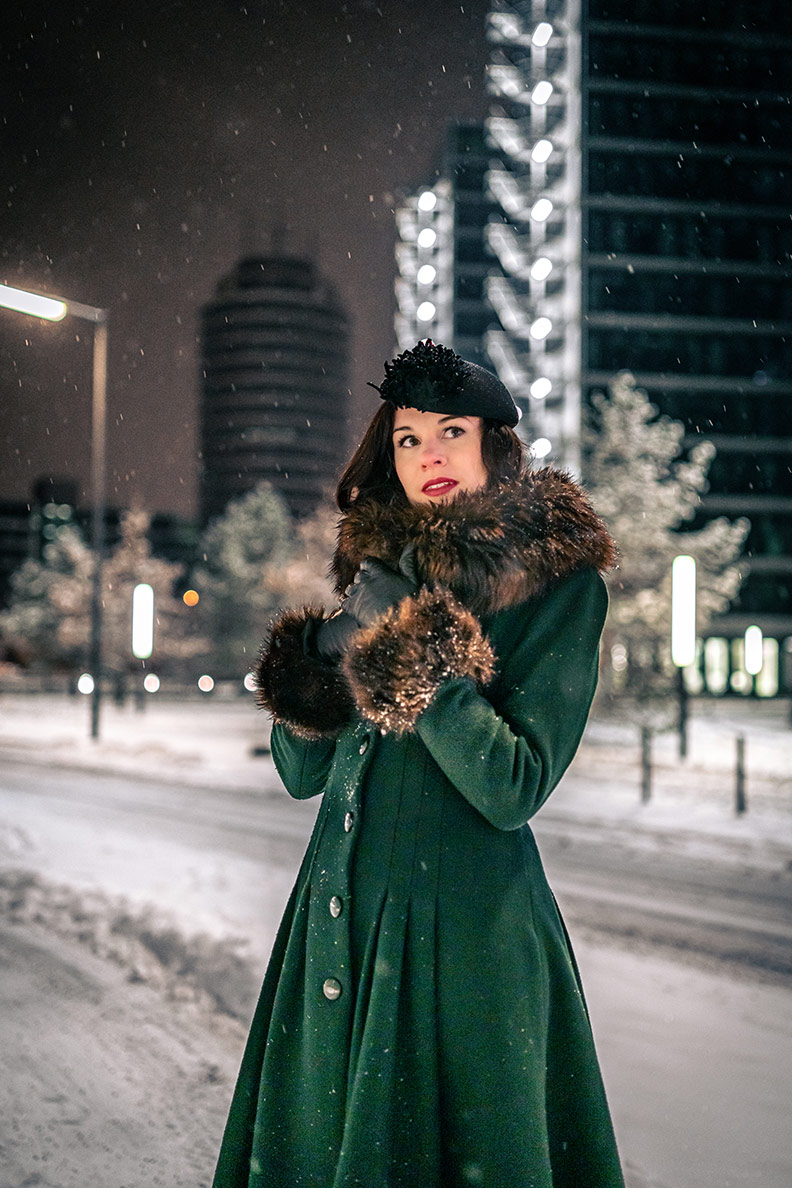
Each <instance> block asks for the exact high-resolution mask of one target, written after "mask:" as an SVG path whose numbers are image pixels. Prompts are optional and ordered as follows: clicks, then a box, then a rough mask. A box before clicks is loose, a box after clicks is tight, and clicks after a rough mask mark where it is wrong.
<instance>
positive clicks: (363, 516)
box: [331, 467, 616, 616]
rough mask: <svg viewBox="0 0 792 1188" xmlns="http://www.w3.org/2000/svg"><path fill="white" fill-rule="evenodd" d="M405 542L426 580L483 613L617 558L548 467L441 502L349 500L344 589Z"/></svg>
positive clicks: (339, 582) (576, 493) (577, 493)
mask: <svg viewBox="0 0 792 1188" xmlns="http://www.w3.org/2000/svg"><path fill="white" fill-rule="evenodd" d="M409 543H413V544H414V545H415V562H416V569H417V572H418V576H419V577H420V579H421V580H422V582H424V583H427V584H428V585H430V586H434V585H439V586H445V587H447V588H448V589H450V590H451V592H452V593H453V594H454V595H455V596H456V597H457V598H458V599H459V601H460V602H461V603H462V604H463V605H464V606H466V607H468V609H469V610H471V611H472V612H473V613H474V614H475V615H479V616H480V615H487V614H494V613H495V612H496V611H499V610H502V609H503V608H504V607H507V606H514V605H516V604H517V603H520V602H525V601H527V599H529V598H533V597H535V596H536V595H539V594H542V593H543V592H544V591H545V590H547V589H548V587H549V586H551V585H553V584H554V583H555V582H556V581H558V580H559V579H561V578H563V577H566V576H567V575H569V574H571V573H573V572H574V571H575V570H578V569H583V568H587V567H591V568H594V569H597V570H599V571H600V573H604V572H605V571H606V570H607V569H610V568H611V566H613V565H614V564H615V561H616V547H615V545H614V543H613V541H612V539H611V537H610V535H609V534H608V531H607V529H606V528H605V525H604V524H603V522H602V520H601V519H600V518H599V516H597V515H596V513H595V512H594V510H593V508H592V507H591V504H590V503H589V501H588V498H587V496H586V495H585V494H584V492H583V490H582V489H581V488H580V487H579V486H578V485H577V484H576V483H575V482H573V480H572V479H571V478H570V476H569V475H568V474H566V473H565V472H564V471H560V470H554V469H552V468H551V467H544V468H543V469H542V470H538V471H533V472H530V473H529V474H528V475H526V477H525V478H524V479H519V480H513V481H511V482H507V483H504V484H502V485H501V486H499V487H497V488H496V489H495V490H489V489H487V490H483V491H474V492H471V493H469V494H466V493H463V494H461V495H459V496H457V498H456V499H455V500H454V501H453V503H449V504H445V505H443V506H441V507H424V506H421V507H413V506H408V507H403V506H386V507H383V506H380V505H378V504H375V503H372V502H366V503H363V504H362V505H361V506H360V507H357V506H355V507H352V508H351V509H350V511H349V512H348V513H347V514H346V516H345V517H344V519H343V520H342V521H341V525H340V527H339V532H338V545H337V548H336V552H335V556H334V558H333V563H332V566H331V574H332V577H333V579H334V581H335V585H336V591H337V592H338V594H339V595H340V594H341V592H342V591H343V590H345V589H346V587H347V586H348V585H349V583H350V582H351V581H352V579H353V577H354V576H355V573H356V572H357V569H358V567H359V565H360V563H361V561H362V560H363V558H364V557H378V558H379V559H380V560H381V561H384V562H386V563H387V564H390V565H392V566H394V567H396V566H397V564H398V561H399V557H400V555H401V553H402V551H403V549H404V548H405V547H406V546H407V544H409Z"/></svg>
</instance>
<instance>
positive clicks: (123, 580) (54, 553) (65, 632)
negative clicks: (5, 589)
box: [0, 511, 206, 675]
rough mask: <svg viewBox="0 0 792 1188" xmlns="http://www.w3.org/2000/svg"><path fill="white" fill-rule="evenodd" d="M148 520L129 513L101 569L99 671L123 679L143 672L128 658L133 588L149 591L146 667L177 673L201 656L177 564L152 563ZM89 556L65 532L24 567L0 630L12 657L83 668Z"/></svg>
mask: <svg viewBox="0 0 792 1188" xmlns="http://www.w3.org/2000/svg"><path fill="white" fill-rule="evenodd" d="M148 527H149V516H148V514H147V513H146V512H143V511H128V512H126V513H124V515H123V517H122V520H121V540H120V541H119V543H118V544H117V545H116V547H115V548H114V549H113V550H112V552H111V553H110V555H109V556H108V557H107V558H106V560H105V562H104V565H103V567H102V610H103V614H102V656H103V664H104V668H105V671H110V672H113V673H116V674H118V675H122V674H125V673H128V672H131V671H135V670H137V669H139V668H141V664H140V661H137V660H135V659H134V657H133V655H132V591H133V590H134V588H135V586H136V585H137V584H138V583H139V582H147V583H148V584H149V585H150V586H151V587H152V588H153V590H154V613H155V623H154V654H153V656H152V659H151V661H150V662H149V666H150V667H152V668H155V669H156V670H157V671H159V672H163V671H168V670H170V671H174V670H176V671H178V670H179V668H180V667H181V665H182V662H184V661H187V660H188V659H189V658H190V657H192V656H196V655H198V654H200V653H201V652H203V651H205V649H206V641H205V639H203V638H202V637H201V636H199V635H198V633H197V632H196V630H195V627H196V623H195V620H194V619H191V616H190V612H189V610H188V608H187V607H185V606H184V604H183V603H182V602H181V600H180V599H179V598H178V597H176V596H174V593H173V590H174V585H175V583H176V581H177V579H178V578H179V576H180V574H181V567H180V566H179V565H178V564H177V563H173V562H170V561H163V560H161V559H160V558H158V557H153V556H152V555H151V547H150V545H149V541H148V535H147V534H148ZM93 571H94V570H93V553H92V551H91V549H89V548H88V546H87V545H86V544H85V542H84V540H83V538H82V536H81V535H80V533H79V531H78V530H77V529H76V528H65V529H64V530H63V531H62V532H60V533H59V534H58V536H57V537H56V539H55V540H54V541H52V542H50V543H49V544H48V545H47V546H46V547H45V549H44V554H43V557H42V559H41V561H35V560H28V561H25V562H24V563H23V564H22V565H21V566H20V568H19V569H18V570H17V571H16V573H15V574H14V575H13V576H12V579H11V602H10V605H9V608H8V610H7V611H4V612H3V613H2V614H0V630H1V631H2V632H3V635H4V637H5V638H6V639H7V640H8V641H9V643H10V644H11V645H12V647H13V649H14V652H15V653H16V654H17V655H20V656H22V657H23V658H24V659H26V660H28V661H29V662H30V663H42V664H45V665H47V666H50V667H56V668H63V669H67V670H74V669H76V668H78V667H81V666H84V665H85V664H86V663H87V661H88V652H89V645H90V634H91V593H92V583H93Z"/></svg>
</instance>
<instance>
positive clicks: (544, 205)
mask: <svg viewBox="0 0 792 1188" xmlns="http://www.w3.org/2000/svg"><path fill="white" fill-rule="evenodd" d="M552 213H553V204H552V202H551V201H550V199H549V198H539V199H537V201H536V202H534V204H533V206H532V207H531V218H532V219H533V220H534V221H535V222H537V223H543V222H544V221H545V219H549V217H550V215H551V214H552ZM422 234H423V232H422ZM419 242H420V241H419Z"/></svg>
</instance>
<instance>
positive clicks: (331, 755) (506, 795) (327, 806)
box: [215, 340, 623, 1188]
mask: <svg viewBox="0 0 792 1188" xmlns="http://www.w3.org/2000/svg"><path fill="white" fill-rule="evenodd" d="M385 370H386V375H385V379H384V381H383V383H382V386H381V387H380V388H379V389H378V391H379V392H380V395H381V396H382V397H383V400H384V404H383V405H382V407H381V408H380V410H379V412H378V413H377V414H376V416H375V417H374V419H373V421H372V423H371V425H370V426H369V429H368V431H367V433H366V435H365V437H364V438H363V441H362V442H361V444H360V446H359V447H358V450H357V452H356V453H355V455H354V457H353V458H352V461H351V462H350V464H349V466H348V467H347V470H346V472H345V474H344V475H343V477H342V479H341V482H340V485H339V488H338V496H337V498H338V504H339V507H340V509H341V511H342V512H343V513H344V514H343V519H342V521H341V525H340V530H339V537H338V547H337V551H336V554H335V558H334V561H333V567H332V568H333V574H334V577H335V581H336V586H337V589H338V593H339V595H342V596H343V597H342V601H341V604H340V609H338V610H337V611H336V613H335V614H334V615H332V616H330V617H329V618H325V617H324V615H323V614H322V613H321V612H319V611H317V610H311V609H309V608H304V609H303V610H301V611H291V612H287V613H286V614H284V615H283V616H282V617H281V618H280V619H279V620H278V621H277V622H276V623H275V624H274V627H273V629H272V632H271V635H270V638H269V641H268V642H267V643H266V645H265V647H264V649H263V651H262V656H261V660H260V665H259V669H258V674H257V679H258V687H259V695H260V701H261V704H262V705H263V706H265V707H266V708H267V709H268V710H269V711H270V712H271V713H272V715H273V718H274V723H275V724H274V726H273V731H272V753H273V757H274V759H275V763H276V766H277V768H278V771H279V773H280V775H281V777H282V779H283V782H284V784H285V785H286V788H287V789H288V791H289V792H290V793H291V795H292V796H295V797H298V798H303V797H308V796H315V795H318V794H319V793H324V800H323V803H322V806H321V808H320V811H319V816H318V819H317V822H316V826H315V829H314V833H313V837H312V839H311V842H310V845H309V847H308V851H307V853H306V856H305V859H304V861H303V865H302V868H301V871H300V874H299V877H298V879H297V884H296V886H295V889H294V892H293V894H292V897H291V900H290V902H289V905H288V907H287V909H286V913H285V916H284V919H283V922H282V924H281V928H280V930H279V933H278V937H277V940H276V942H275V945H274V948H273V953H272V957H271V961H270V966H269V970H268V972H267V975H266V978H265V981H264V987H263V990H262V994H261V999H260V1001H259V1005H258V1008H257V1011H256V1015H255V1018H254V1020H253V1025H252V1029H251V1033H250V1038H249V1041H248V1046H247V1050H246V1052H245V1056H244V1060H243V1063H242V1068H241V1072H240V1076H239V1081H238V1084H237V1088H236V1093H235V1096H234V1100H233V1103H232V1106H231V1114H230V1117H229V1121H228V1125H227V1128H226V1134H225V1138H224V1141H223V1147H222V1150H221V1154H220V1159H219V1163H218V1168H217V1173H216V1177H215V1188H231V1186H234V1188H236V1186H237V1185H247V1186H256V1188H264V1186H266V1188H297V1186H300V1188H342V1186H343V1188H347V1186H351V1185H360V1186H363V1188H467V1186H482V1188H529V1186H530V1188H617V1186H618V1188H621V1185H622V1184H623V1181H622V1176H621V1172H620V1170H619V1162H618V1157H617V1154H616V1149H615V1143H614V1139H613V1133H612V1129H611V1124H610V1120H609V1115H608V1108H607V1104H606V1101H605V1095H604V1092H603V1088H602V1083H601V1079H600V1074H599V1070H598V1066H597V1060H596V1055H595V1052H594V1048H593V1044H592V1038H591V1032H590V1028H589V1023H588V1019H587V1015H586V1008H585V1005H584V1001H583V997H582V993H581V988H580V983H579V978H578V975H577V971H576V967H575V964H574V959H573V957H572V953H571V950H570V947H569V942H568V938H567V934H566V932H565V929H564V925H563V923H562V921H561V918H560V916H559V913H558V909H557V907H556V904H555V901H554V899H553V896H552V893H551V891H550V889H549V887H548V885H547V881H546V879H545V876H544V872H543V870H542V865H541V862H540V859H539V855H538V852H537V849H536V845H535V842H534V839H533V835H532V833H531V830H530V828H529V826H528V825H527V824H526V822H527V821H528V819H529V818H530V817H531V816H532V815H533V814H534V813H535V812H536V810H537V809H538V808H539V807H540V805H541V804H542V803H543V801H544V800H545V799H546V798H547V796H548V795H549V794H550V792H551V791H552V790H553V788H554V787H555V785H556V784H557V783H558V780H559V779H560V777H561V775H562V774H563V772H564V770H565V768H566V767H567V765H568V764H569V762H570V761H571V759H572V756H573V755H574V753H575V750H576V748H577V745H578V742H579V740H580V736H581V734H582V732H583V728H584V725H585V721H586V716H587V713H588V710H589V706H590V703H591V698H592V696H593V693H594V687H595V684H596V678H597V656H598V644H599V636H600V632H601V629H602V624H603V621H604V617H605V611H606V602H607V599H606V593H605V587H604V583H603V582H602V579H601V577H600V576H599V573H598V571H599V572H602V571H604V570H605V569H607V568H608V567H609V566H610V565H611V564H612V563H613V559H614V548H613V544H612V541H611V540H610V537H609V536H608V534H607V532H606V531H605V529H604V527H603V525H602V523H601V521H600V520H599V519H598V518H597V516H596V515H595V514H594V512H593V511H592V509H591V507H590V506H589V504H588V502H587V500H586V498H585V496H584V495H583V493H582V492H581V491H580V489H579V488H578V487H577V486H575V484H574V483H573V482H572V481H571V480H570V479H569V478H568V476H566V475H564V474H562V473H559V472H555V471H553V470H550V469H544V470H540V471H538V472H536V473H527V472H526V470H525V465H524V461H523V453H522V448H521V446H520V442H519V440H518V438H517V437H516V435H515V434H514V432H513V426H514V425H515V424H516V423H517V420H518V418H519V413H518V411H517V408H516V406H515V404H514V401H513V400H512V398H511V396H510V395H509V392H508V391H507V389H506V388H505V387H504V386H503V384H501V383H500V381H499V380H498V379H497V378H496V377H495V376H494V375H492V374H491V373H490V372H488V371H485V370H484V369H483V368H480V367H477V366H475V365H473V364H470V363H467V362H465V361H464V360H462V359H460V358H459V356H457V355H455V354H454V353H453V352H452V351H450V350H446V349H445V348H443V347H441V346H435V345H434V344H433V343H431V341H429V340H427V341H426V342H424V343H419V344H418V345H417V346H416V347H415V348H414V349H413V350H411V351H406V352H404V354H402V355H400V356H399V357H398V358H397V359H395V360H394V361H393V363H392V364H386V366H385Z"/></svg>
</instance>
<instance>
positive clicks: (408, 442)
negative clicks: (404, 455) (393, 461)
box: [397, 433, 418, 448]
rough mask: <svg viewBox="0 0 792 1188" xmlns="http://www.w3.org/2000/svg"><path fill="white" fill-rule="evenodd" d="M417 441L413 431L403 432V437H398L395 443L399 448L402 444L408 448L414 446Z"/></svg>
mask: <svg viewBox="0 0 792 1188" xmlns="http://www.w3.org/2000/svg"><path fill="white" fill-rule="evenodd" d="M417 441H418V438H417V437H416V436H415V434H414V433H405V435H404V437H400V438H399V440H398V442H397V445H398V446H399V447H400V448H401V447H403V446H407V447H408V448H410V447H411V446H414V445H415V443H416V442H417Z"/></svg>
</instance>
